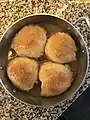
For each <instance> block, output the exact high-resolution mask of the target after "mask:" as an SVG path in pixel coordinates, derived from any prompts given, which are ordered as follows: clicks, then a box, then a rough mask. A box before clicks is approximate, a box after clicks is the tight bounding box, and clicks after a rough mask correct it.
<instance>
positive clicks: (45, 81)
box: [39, 62, 72, 97]
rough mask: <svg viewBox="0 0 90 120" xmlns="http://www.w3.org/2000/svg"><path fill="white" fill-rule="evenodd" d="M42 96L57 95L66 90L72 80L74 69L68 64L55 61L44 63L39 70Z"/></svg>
mask: <svg viewBox="0 0 90 120" xmlns="http://www.w3.org/2000/svg"><path fill="white" fill-rule="evenodd" d="M39 79H40V81H41V95H42V96H46V97H48V96H56V95H59V94H61V93H63V92H65V91H66V90H67V89H68V88H69V87H70V86H71V82H72V71H71V69H70V67H69V66H68V65H62V64H58V63H53V62H46V63H43V64H42V65H41V67H40V71H39Z"/></svg>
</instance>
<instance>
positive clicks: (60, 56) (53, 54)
mask: <svg viewBox="0 0 90 120" xmlns="http://www.w3.org/2000/svg"><path fill="white" fill-rule="evenodd" d="M45 53H46V55H47V56H48V58H49V59H51V60H52V61H55V62H58V63H68V62H71V61H74V60H76V46H75V42H74V40H73V39H72V38H71V37H70V36H69V35H68V34H66V33H63V32H58V33H55V34H54V35H52V36H51V37H50V38H49V39H48V41H47V44H46V47H45Z"/></svg>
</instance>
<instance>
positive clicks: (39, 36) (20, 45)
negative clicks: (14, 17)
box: [11, 25, 47, 58]
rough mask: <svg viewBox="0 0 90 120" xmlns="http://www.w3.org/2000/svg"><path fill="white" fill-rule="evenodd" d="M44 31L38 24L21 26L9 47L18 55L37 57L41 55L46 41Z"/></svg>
mask: <svg viewBox="0 0 90 120" xmlns="http://www.w3.org/2000/svg"><path fill="white" fill-rule="evenodd" d="M46 39H47V37H46V31H45V30H44V28H42V27H40V26H38V25H28V26H25V27H23V28H22V29H21V30H20V31H19V32H18V33H17V34H16V36H15V37H14V39H13V41H12V44H11V48H13V49H14V50H15V51H16V53H17V54H18V55H19V56H27V57H32V58H38V57H40V56H41V55H43V52H44V47H45V43H46Z"/></svg>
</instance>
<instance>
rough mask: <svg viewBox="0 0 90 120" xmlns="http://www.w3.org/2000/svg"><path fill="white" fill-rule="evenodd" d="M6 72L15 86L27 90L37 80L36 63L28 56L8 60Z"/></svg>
mask: <svg viewBox="0 0 90 120" xmlns="http://www.w3.org/2000/svg"><path fill="white" fill-rule="evenodd" d="M7 74H8V77H9V79H10V80H11V82H12V83H13V84H14V85H15V86H16V87H18V88H19V89H21V90H26V91H28V90H30V89H32V88H33V86H34V84H35V82H36V81H37V76H38V75H37V74H38V63H37V62H36V61H35V60H32V59H29V58H25V57H16V58H15V59H13V60H10V61H9V63H8V66H7Z"/></svg>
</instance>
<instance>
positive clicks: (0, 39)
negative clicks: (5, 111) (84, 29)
mask: <svg viewBox="0 0 90 120" xmlns="http://www.w3.org/2000/svg"><path fill="white" fill-rule="evenodd" d="M40 15H42V16H51V17H55V18H58V19H61V20H63V21H65V22H66V23H68V24H69V25H70V26H72V27H73V28H74V29H75V30H76V32H77V33H78V34H79V36H80V37H81V39H82V41H83V43H84V46H85V49H86V56H87V65H86V70H85V73H84V77H83V80H82V82H81V84H80V85H79V86H78V87H77V89H76V90H75V91H74V92H73V93H72V94H71V95H69V96H68V97H67V98H64V100H61V102H57V103H55V104H53V105H51V104H50V105H48V106H47V105H46V104H44V105H42V104H41V105H34V104H30V103H27V102H25V101H22V100H20V99H19V98H17V97H16V96H14V95H13V94H12V93H11V92H10V91H9V90H8V89H7V88H6V87H5V85H4V84H3V82H2V80H1V78H0V82H1V84H2V86H3V88H4V89H5V90H6V91H7V92H8V93H9V94H10V95H11V96H12V97H14V98H15V99H16V100H18V101H20V102H22V103H24V104H26V105H29V106H34V107H47V108H48V107H54V106H56V105H59V104H61V103H63V102H65V101H66V100H68V99H70V98H71V97H72V96H73V95H74V94H75V93H76V92H77V91H78V90H79V89H80V87H81V86H82V85H83V83H84V81H85V78H86V74H87V73H88V68H89V51H88V47H87V45H86V42H85V40H84V38H83V36H82V35H81V33H80V32H79V31H78V29H77V28H76V27H75V26H74V25H73V24H71V23H70V22H69V21H67V20H66V19H64V18H61V17H59V16H57V15H53V14H47V13H39V14H32V15H28V16H25V17H23V18H20V19H18V20H17V21H15V22H14V23H13V24H12V25H10V26H9V27H8V28H7V30H6V31H5V32H4V33H3V35H2V37H1V38H0V42H2V39H3V37H4V35H5V34H6V33H7V32H8V30H9V29H10V28H11V27H13V26H14V25H15V24H16V23H18V22H19V21H22V20H24V19H27V18H29V17H33V16H40Z"/></svg>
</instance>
